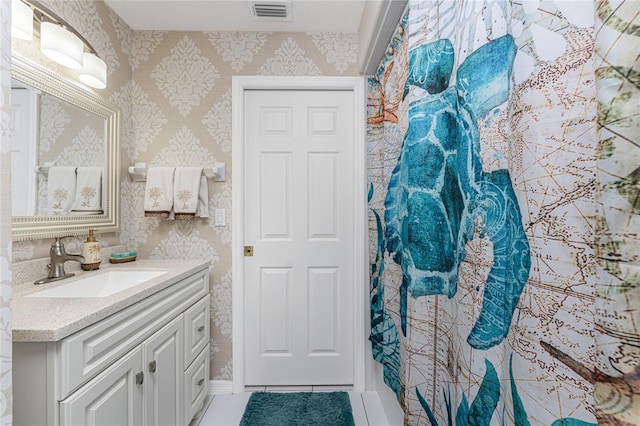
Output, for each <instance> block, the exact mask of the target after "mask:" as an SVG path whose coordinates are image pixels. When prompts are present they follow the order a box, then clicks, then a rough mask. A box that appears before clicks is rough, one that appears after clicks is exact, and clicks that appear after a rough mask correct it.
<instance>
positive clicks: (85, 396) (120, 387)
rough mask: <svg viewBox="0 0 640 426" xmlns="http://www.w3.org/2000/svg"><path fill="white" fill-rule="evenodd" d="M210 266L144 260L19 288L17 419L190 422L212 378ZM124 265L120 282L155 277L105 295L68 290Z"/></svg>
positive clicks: (75, 425)
mask: <svg viewBox="0 0 640 426" xmlns="http://www.w3.org/2000/svg"><path fill="white" fill-rule="evenodd" d="M208 267H209V262H203V261H177V260H139V261H136V262H132V263H129V264H121V265H107V266H106V267H105V268H101V269H100V270H98V271H92V272H81V273H79V274H78V276H77V277H72V278H70V279H67V280H62V281H59V282H54V283H50V284H46V285H42V286H35V285H32V284H21V285H16V286H14V299H13V351H14V352H13V389H14V412H13V420H14V424H15V425H18V426H20V425H29V426H31V425H47V426H58V425H60V426H63V425H73V426H78V425H98V424H99V425H122V426H124V425H156V424H166V425H188V424H189V422H190V421H191V420H192V419H193V417H194V416H195V414H196V413H197V412H198V411H199V410H200V409H201V407H202V405H203V403H204V399H205V396H206V394H207V388H208V382H209V352H210V350H209V349H210V343H209V318H210V314H209V313H210V303H209V268H208ZM116 271H117V272H118V274H117V275H116V274H111V275H113V276H117V277H118V281H117V282H115V284H111V285H123V284H122V283H123V282H125V281H126V276H127V274H125V273H123V272H119V271H130V272H131V273H132V274H131V276H136V274H137V275H138V276H143V277H145V274H144V273H142V272H143V271H147V272H149V274H148V275H146V276H147V277H150V278H146V279H142V280H141V281H140V282H136V283H135V284H126V283H125V284H124V287H122V288H124V290H118V291H116V292H111V294H109V293H110V292H107V295H106V296H105V295H103V294H104V293H102V295H99V296H96V295H94V294H91V292H90V291H89V292H88V293H87V292H83V294H82V295H81V297H69V296H70V295H69V294H68V293H65V291H67V290H66V289H74V287H73V286H74V282H75V281H80V280H82V281H83V284H84V282H87V283H88V285H92V284H91V283H92V278H96V282H98V280H97V279H98V278H100V275H101V274H105V273H111V272H116ZM141 273H142V275H141ZM123 277H125V278H123ZM64 286H67V287H64ZM75 288H77V285H76V287H75ZM38 293H42V294H41V295H39V294H38ZM96 294H98V292H96Z"/></svg>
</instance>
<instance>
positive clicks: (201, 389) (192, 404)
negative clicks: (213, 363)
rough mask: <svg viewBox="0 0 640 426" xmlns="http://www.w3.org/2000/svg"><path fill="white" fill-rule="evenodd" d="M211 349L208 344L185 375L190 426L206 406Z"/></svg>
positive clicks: (186, 402)
mask: <svg viewBox="0 0 640 426" xmlns="http://www.w3.org/2000/svg"><path fill="white" fill-rule="evenodd" d="M209 348H210V345H209V344H207V345H206V346H205V347H204V349H203V350H202V351H201V352H200V353H199V354H198V356H197V357H196V359H195V360H194V361H193V363H192V364H191V365H190V366H189V368H187V371H185V373H184V413H185V422H184V424H186V425H188V424H189V423H190V422H191V420H192V419H193V417H194V416H195V415H196V414H197V413H198V411H200V409H201V408H202V405H203V404H204V399H205V397H206V396H207V390H208V389H209Z"/></svg>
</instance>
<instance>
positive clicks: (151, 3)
mask: <svg viewBox="0 0 640 426" xmlns="http://www.w3.org/2000/svg"><path fill="white" fill-rule="evenodd" d="M265 2H269V0H265ZM105 3H107V5H109V7H111V9H113V11H114V12H116V13H117V14H118V15H120V17H122V19H124V21H125V22H126V23H127V24H128V25H129V26H130V27H131V28H132V29H134V30H167V31H286V32H321V31H327V32H358V30H359V28H360V23H361V21H362V17H363V11H364V9H365V3H384V0H366V1H365V0H291V12H292V13H291V14H292V19H291V21H283V20H279V21H275V20H274V21H264V20H261V21H257V20H254V19H253V18H252V16H251V9H250V7H249V2H248V1H247V0H105ZM369 7H370V5H369ZM366 16H367V14H366V13H365V19H367V18H366Z"/></svg>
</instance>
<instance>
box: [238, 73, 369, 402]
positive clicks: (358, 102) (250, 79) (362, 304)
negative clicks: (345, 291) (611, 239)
mask: <svg viewBox="0 0 640 426" xmlns="http://www.w3.org/2000/svg"><path fill="white" fill-rule="evenodd" d="M270 89H271V90H345V91H352V92H353V95H354V96H353V99H354V109H353V111H354V117H353V122H354V129H353V130H354V138H355V147H354V167H353V179H354V182H355V185H354V191H355V197H354V214H355V218H354V220H355V224H354V253H353V264H354V279H355V283H356V285H355V286H354V297H353V300H354V306H353V315H354V316H353V325H354V334H355V336H354V338H355V342H354V348H353V349H354V352H353V360H354V370H353V371H354V383H353V390H354V391H356V392H364V391H365V370H368V369H367V368H366V366H367V365H368V362H367V359H368V357H367V356H366V347H367V345H366V337H365V333H366V328H365V327H366V324H367V322H366V321H365V318H367V315H368V310H366V308H367V307H368V306H369V289H368V283H369V281H368V267H367V265H368V249H367V247H368V240H367V226H368V217H367V175H366V140H365V130H366V127H365V125H366V123H365V96H366V93H365V84H364V77H315V76H314V77H274V76H234V77H232V83H231V90H232V102H231V104H232V155H231V160H232V164H233V167H232V180H231V182H232V190H231V200H232V201H231V205H232V206H233V208H232V213H231V217H232V242H231V263H232V273H233V280H232V283H233V284H232V309H233V312H232V329H233V331H232V338H233V350H232V356H233V359H232V362H233V392H234V393H241V392H244V387H245V362H244V361H245V357H244V355H245V345H244V331H245V312H244V287H245V286H244V253H243V248H244V92H245V91H246V90H270Z"/></svg>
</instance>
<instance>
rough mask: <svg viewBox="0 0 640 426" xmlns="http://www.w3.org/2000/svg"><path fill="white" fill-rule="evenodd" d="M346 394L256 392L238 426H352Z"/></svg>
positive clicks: (252, 395)
mask: <svg viewBox="0 0 640 426" xmlns="http://www.w3.org/2000/svg"><path fill="white" fill-rule="evenodd" d="M354 425H355V423H354V420H353V413H352V412H351V402H350V401H349V394H347V393H346V392H293V393H274V392H255V393H253V394H251V397H250V398H249V402H248V403H247V407H246V408H245V410H244V414H243V415H242V420H241V421H240V426H354Z"/></svg>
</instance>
